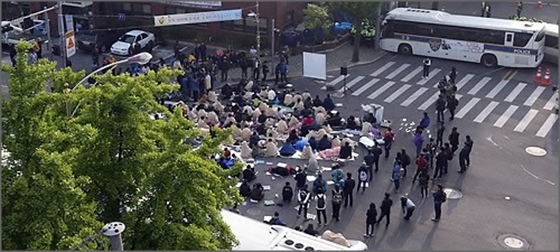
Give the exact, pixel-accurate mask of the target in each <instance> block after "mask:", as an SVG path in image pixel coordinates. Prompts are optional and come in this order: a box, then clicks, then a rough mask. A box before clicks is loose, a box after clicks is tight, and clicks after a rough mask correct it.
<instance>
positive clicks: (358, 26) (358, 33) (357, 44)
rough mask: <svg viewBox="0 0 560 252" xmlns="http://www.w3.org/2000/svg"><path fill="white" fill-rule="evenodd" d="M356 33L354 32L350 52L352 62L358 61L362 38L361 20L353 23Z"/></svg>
mask: <svg viewBox="0 0 560 252" xmlns="http://www.w3.org/2000/svg"><path fill="white" fill-rule="evenodd" d="M354 26H355V27H356V34H354V52H353V53H352V62H358V61H360V42H361V40H362V20H359V21H358V22H357V23H356V24H355V25H354Z"/></svg>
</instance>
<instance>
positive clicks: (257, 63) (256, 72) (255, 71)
mask: <svg viewBox="0 0 560 252" xmlns="http://www.w3.org/2000/svg"><path fill="white" fill-rule="evenodd" d="M260 73H261V61H260V60H259V59H258V58H256V57H255V59H254V61H253V80H255V81H257V80H258V79H259V76H260Z"/></svg>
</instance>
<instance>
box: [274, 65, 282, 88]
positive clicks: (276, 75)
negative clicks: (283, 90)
mask: <svg viewBox="0 0 560 252" xmlns="http://www.w3.org/2000/svg"><path fill="white" fill-rule="evenodd" d="M281 68H282V65H281V64H280V62H278V64H276V67H275V68H274V85H278V82H280V70H281Z"/></svg>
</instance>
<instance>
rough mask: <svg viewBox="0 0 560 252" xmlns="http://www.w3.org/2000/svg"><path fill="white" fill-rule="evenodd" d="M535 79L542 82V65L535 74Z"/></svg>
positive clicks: (539, 82)
mask: <svg viewBox="0 0 560 252" xmlns="http://www.w3.org/2000/svg"><path fill="white" fill-rule="evenodd" d="M533 81H534V82H535V83H537V84H542V71H541V67H539V69H537V74H536V75H535V77H533Z"/></svg>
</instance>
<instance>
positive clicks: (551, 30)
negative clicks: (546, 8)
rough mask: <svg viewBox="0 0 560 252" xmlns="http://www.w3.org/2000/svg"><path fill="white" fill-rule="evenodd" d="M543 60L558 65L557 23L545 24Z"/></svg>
mask: <svg viewBox="0 0 560 252" xmlns="http://www.w3.org/2000/svg"><path fill="white" fill-rule="evenodd" d="M544 30H545V33H546V36H545V39H544V60H545V61H547V62H550V63H553V64H555V65H558V25H557V24H545V28H544Z"/></svg>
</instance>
